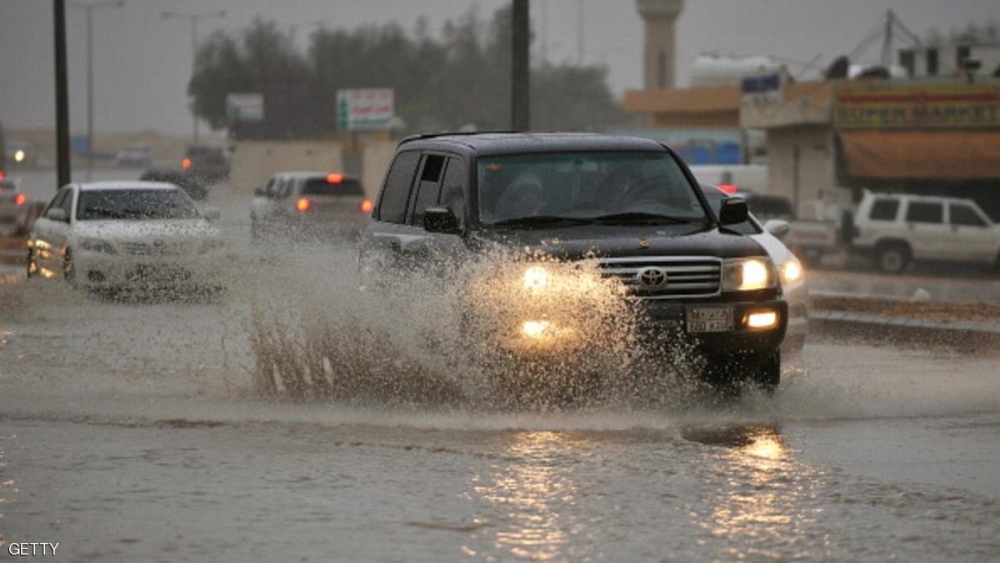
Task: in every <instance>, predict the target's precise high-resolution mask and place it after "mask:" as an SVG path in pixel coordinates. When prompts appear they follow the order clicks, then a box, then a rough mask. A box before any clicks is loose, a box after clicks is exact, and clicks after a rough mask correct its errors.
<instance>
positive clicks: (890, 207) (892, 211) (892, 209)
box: [869, 199, 899, 221]
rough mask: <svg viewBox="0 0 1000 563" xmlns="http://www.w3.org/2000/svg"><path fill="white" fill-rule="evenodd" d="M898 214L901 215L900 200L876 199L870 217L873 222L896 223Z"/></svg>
mask: <svg viewBox="0 0 1000 563" xmlns="http://www.w3.org/2000/svg"><path fill="white" fill-rule="evenodd" d="M897 213H899V200H898V199H876V200H875V203H873V204H872V210H871V213H870V216H869V217H870V219H871V220H872V221H895V220H896V214H897Z"/></svg>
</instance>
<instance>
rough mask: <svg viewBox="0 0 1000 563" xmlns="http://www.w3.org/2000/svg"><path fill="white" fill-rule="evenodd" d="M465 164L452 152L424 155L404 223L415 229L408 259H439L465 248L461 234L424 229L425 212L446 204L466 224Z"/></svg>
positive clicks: (421, 260)
mask: <svg viewBox="0 0 1000 563" xmlns="http://www.w3.org/2000/svg"><path fill="white" fill-rule="evenodd" d="M466 172H467V167H466V164H465V161H464V160H462V159H461V158H460V157H458V156H455V155H447V154H424V155H423V157H422V159H421V166H420V172H419V173H418V175H417V181H416V183H415V186H414V190H413V196H412V197H411V198H410V205H409V208H410V209H409V211H408V213H407V219H406V222H407V224H408V225H411V226H412V227H415V228H416V229H418V230H417V231H416V236H417V238H415V239H414V240H412V241H411V242H410V248H409V249H408V250H407V251H406V253H407V255H408V257H409V258H410V259H414V260H417V261H419V262H423V261H425V260H434V261H441V260H443V259H446V258H447V256H449V255H452V254H453V253H454V252H455V251H458V250H460V249H462V248H464V244H463V243H462V237H461V235H459V234H454V233H429V232H427V231H426V230H425V229H424V212H425V211H426V210H427V209H428V208H430V207H445V208H448V209H451V211H452V212H453V213H455V217H456V219H458V220H459V225H460V226H462V227H464V225H465V216H466V210H465V201H466V198H465V191H466V188H467V186H466V181H465V179H466V177H467V174H466Z"/></svg>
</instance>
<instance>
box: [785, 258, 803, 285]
mask: <svg viewBox="0 0 1000 563" xmlns="http://www.w3.org/2000/svg"><path fill="white" fill-rule="evenodd" d="M779 273H780V275H781V283H783V284H786V285H789V284H792V283H795V282H797V281H799V280H801V279H802V273H803V272H802V263H800V262H799V261H798V259H797V258H789V259H788V261H786V262H785V263H784V264H782V265H781V270H780V272H779Z"/></svg>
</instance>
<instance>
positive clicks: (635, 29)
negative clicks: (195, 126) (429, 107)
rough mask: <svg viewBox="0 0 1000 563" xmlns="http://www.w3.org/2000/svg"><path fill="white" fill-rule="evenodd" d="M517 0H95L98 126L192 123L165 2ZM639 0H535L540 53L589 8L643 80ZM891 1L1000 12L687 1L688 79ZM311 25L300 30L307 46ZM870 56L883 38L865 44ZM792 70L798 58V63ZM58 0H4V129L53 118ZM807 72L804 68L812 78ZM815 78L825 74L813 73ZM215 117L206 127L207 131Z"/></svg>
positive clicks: (775, 50) (831, 29)
mask: <svg viewBox="0 0 1000 563" xmlns="http://www.w3.org/2000/svg"><path fill="white" fill-rule="evenodd" d="M97 1H98V0H75V2H71V1H70V0H67V4H68V7H67V11H68V18H67V19H68V21H67V28H68V50H69V62H70V69H71V70H70V89H71V100H70V114H71V126H72V129H73V134H74V135H78V134H82V133H83V132H84V131H85V129H86V66H87V58H86V48H87V40H86V16H85V11H84V10H83V9H81V8H78V7H74V6H73V3H75V4H76V5H84V4H94V3H96V2H97ZM508 3H509V0H477V1H475V2H474V1H472V0H125V6H124V7H122V8H104V9H99V10H95V11H94V12H93V16H94V76H95V86H94V100H95V101H94V121H95V124H94V128H95V130H96V131H98V132H123V131H138V130H143V129H156V130H161V131H165V132H168V133H176V134H186V133H188V132H190V130H191V118H190V113H188V110H187V96H186V94H185V90H186V85H187V80H188V78H189V76H190V72H191V27H190V24H189V23H188V22H185V21H180V20H164V19H163V18H162V17H161V15H160V14H161V13H162V12H163V11H165V10H170V11H176V12H186V13H203V12H210V11H214V10H226V12H227V13H226V16H225V17H224V18H222V19H212V20H205V21H203V22H201V23H200V24H199V35H200V36H201V37H204V36H205V35H207V33H209V32H210V31H211V30H212V29H214V28H220V27H221V28H224V29H227V30H230V31H238V30H240V29H242V28H244V27H245V26H246V25H247V24H248V23H249V22H250V21H251V20H252V18H253V17H255V16H260V17H262V18H264V19H270V20H275V21H278V22H279V23H281V24H283V25H288V26H291V25H292V24H300V25H301V24H306V23H308V22H313V21H316V20H328V21H329V22H330V23H329V24H328V26H329V27H346V28H350V27H354V26H357V25H360V24H364V23H385V22H389V21H395V22H397V23H399V24H401V25H403V26H404V27H406V28H407V29H412V28H413V25H414V23H415V22H416V20H417V18H418V17H419V16H421V15H424V16H425V17H426V18H427V19H428V21H429V23H430V24H431V30H433V31H435V32H436V31H438V30H439V29H440V26H441V24H442V23H443V22H444V21H445V20H446V19H448V18H449V17H454V16H456V15H458V14H461V13H462V12H464V11H466V10H468V9H469V8H470V7H471V6H473V5H477V6H478V9H479V11H480V14H481V16H482V17H483V18H484V19H488V18H489V17H490V16H492V14H493V11H494V10H496V9H497V8H499V7H501V6H503V5H506V4H508ZM635 5H636V4H635V0H532V1H531V17H532V26H533V28H534V30H535V33H536V42H535V44H534V45H533V48H532V54H533V57H535V58H536V60H537V59H538V58H539V57H540V56H541V54H542V49H541V42H542V41H543V40H544V41H545V44H546V48H545V53H546V55H547V59H548V60H549V61H550V62H556V63H558V62H574V61H576V59H577V52H578V33H577V29H578V22H579V19H578V18H579V15H580V14H581V13H582V21H583V30H584V33H583V60H584V62H585V63H589V64H605V65H607V67H608V70H609V82H610V86H611V87H612V89H613V90H614V91H615V93H616V94H620V93H622V92H623V91H625V90H627V89H637V88H640V87H641V83H642V76H641V67H640V62H641V61H640V56H641V51H642V22H641V19H640V18H639V15H638V12H637V11H636V7H635ZM889 8H892V9H893V10H895V12H896V14H897V15H898V16H899V17H900V18H901V19H902V21H903V22H904V23H905V24H906V25H907V26H908V27H909V28H910V29H911V30H912V31H914V32H915V33H917V34H918V35H920V36H924V35H925V33H926V31H927V30H928V29H930V28H932V27H933V28H937V29H938V30H940V31H942V32H947V31H948V30H950V29H955V30H961V29H963V28H965V27H966V26H967V25H968V24H969V23H971V22H976V23H978V24H983V23H986V22H989V21H991V20H992V21H994V22H1000V1H998V0H686V6H685V11H684V13H683V14H682V16H681V18H680V20H679V23H678V60H677V64H678V80H679V82H680V85H687V84H688V69H689V67H690V65H691V63H692V62H693V60H694V58H695V57H696V56H697V55H698V54H700V53H705V52H715V53H719V54H723V55H758V54H766V55H776V56H779V57H783V58H787V59H790V60H793V61H801V62H806V61H809V60H811V59H813V57H815V56H817V55H820V56H821V58H820V61H821V63H822V64H821V66H825V65H826V64H828V63H829V61H830V60H832V59H833V58H834V57H836V56H837V55H840V54H843V53H847V52H850V51H851V50H853V49H854V48H855V46H857V45H858V43H860V42H861V40H862V39H863V38H864V37H865V36H866V35H867V34H868V33H869V32H870V31H871V29H872V27H873V26H874V25H876V22H877V21H879V20H880V18H882V17H883V16H884V14H885V12H886V10H887V9H889ZM310 30H311V28H308V27H300V28H299V31H298V33H297V36H298V41H299V44H300V45H303V46H304V44H305V40H306V37H307V36H308V33H309V32H310ZM867 55H868V57H867V58H868V59H870V60H872V61H874V60H875V59H876V58H877V57H878V55H879V53H878V47H877V46H876V47H874V48H872V49H870V50H869V52H868V53H867ZM790 66H791V70H792V72H793V74H794V73H795V72H796V71H797V70H798V68H799V67H797V66H796V65H794V64H792V65H790ZM52 69H53V50H52V2H50V1H48V0H0V121H2V122H3V123H4V125H5V127H6V128H8V129H19V128H52V127H53V126H54V122H55V118H54V106H55V101H54V94H53V83H54V79H53V71H52ZM809 76H810V75H807V76H806V78H808V77H809ZM812 76H815V74H813V75H812ZM204 130H206V128H204V127H203V131H204Z"/></svg>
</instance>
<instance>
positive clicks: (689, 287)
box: [598, 256, 722, 299]
mask: <svg viewBox="0 0 1000 563" xmlns="http://www.w3.org/2000/svg"><path fill="white" fill-rule="evenodd" d="M598 265H599V267H600V271H601V275H602V276H603V277H605V278H615V279H617V280H619V281H620V282H621V283H622V284H623V285H625V287H626V288H627V289H628V290H629V292H630V293H631V294H632V295H635V296H636V297H639V298H640V299H689V298H701V297H713V296H717V295H720V294H721V293H722V290H721V278H722V261H721V260H720V259H718V258H712V257H710V256H708V257H701V256H690V257H689V256H684V257H677V256H651V257H628V258H602V259H600V260H599V261H598ZM644 273H645V274H646V281H641V280H640V276H641V275H643V274H644ZM660 274H665V275H666V281H665V282H664V283H662V284H657V283H655V282H657V281H658V279H659V278H660ZM648 282H654V283H652V284H651V283H648Z"/></svg>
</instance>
